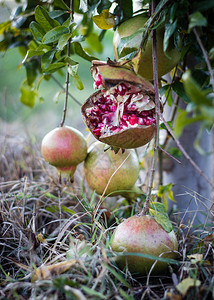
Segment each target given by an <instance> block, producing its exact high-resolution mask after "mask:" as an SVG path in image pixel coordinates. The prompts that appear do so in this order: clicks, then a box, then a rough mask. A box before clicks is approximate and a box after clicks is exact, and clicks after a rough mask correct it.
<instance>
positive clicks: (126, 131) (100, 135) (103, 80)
mask: <svg viewBox="0 0 214 300" xmlns="http://www.w3.org/2000/svg"><path fill="white" fill-rule="evenodd" d="M113 64H114V63H113V62H111V63H109V62H107V63H106V62H100V61H93V64H92V67H91V73H92V76H93V77H94V79H95V82H94V87H95V88H101V90H99V91H97V92H95V93H94V94H92V95H91V96H90V97H89V98H88V99H87V100H86V102H85V103H84V104H83V106H82V109H81V110H82V116H83V120H84V121H85V123H86V125H87V126H88V128H89V130H90V131H91V132H92V134H93V135H94V137H95V138H97V139H98V140H99V141H101V142H103V143H106V144H108V145H111V146H115V147H119V148H123V149H130V148H137V147H141V146H143V145H145V144H147V143H148V142H150V141H151V139H152V138H153V136H154V133H155V130H156V119H155V102H154V89H153V86H152V84H151V83H150V82H148V81H147V80H145V79H144V78H142V77H141V76H138V75H136V74H135V73H134V72H132V71H131V70H128V69H126V68H124V67H118V66H115V65H113Z"/></svg>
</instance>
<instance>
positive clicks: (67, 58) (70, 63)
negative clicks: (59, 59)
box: [64, 56, 79, 76]
mask: <svg viewBox="0 0 214 300" xmlns="http://www.w3.org/2000/svg"><path fill="white" fill-rule="evenodd" d="M64 62H66V63H68V64H69V65H70V66H76V67H75V69H73V73H70V74H71V75H72V76H73V75H75V74H77V69H78V66H79V63H78V62H76V61H75V60H73V59H71V58H70V57H69V56H66V57H65V58H64Z"/></svg>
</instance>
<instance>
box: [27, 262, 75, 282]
mask: <svg viewBox="0 0 214 300" xmlns="http://www.w3.org/2000/svg"><path fill="white" fill-rule="evenodd" d="M76 263H77V261H76V259H70V260H66V261H63V262H60V263H57V264H53V265H43V266H41V267H39V268H37V269H36V270H35V272H34V274H33V276H32V281H33V282H34V281H36V280H45V279H51V278H52V277H53V276H55V275H60V274H62V273H64V272H66V271H68V270H69V269H70V268H71V267H72V266H74V265H75V264H76Z"/></svg>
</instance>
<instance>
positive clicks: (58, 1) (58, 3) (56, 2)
mask: <svg viewBox="0 0 214 300" xmlns="http://www.w3.org/2000/svg"><path fill="white" fill-rule="evenodd" d="M54 6H56V7H59V8H62V9H66V10H68V11H70V7H69V6H68V5H67V4H66V3H65V2H64V1H63V0H54Z"/></svg>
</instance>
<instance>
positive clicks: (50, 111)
mask: <svg viewBox="0 0 214 300" xmlns="http://www.w3.org/2000/svg"><path fill="white" fill-rule="evenodd" d="M0 5H1V6H0V23H2V22H4V21H6V20H8V18H9V17H10V15H11V14H12V12H13V10H14V9H15V8H16V6H17V5H18V4H17V3H16V2H15V1H14V0H7V1H0ZM112 38H113V31H111V30H108V32H107V34H106V35H105V37H104V40H103V47H100V49H99V53H93V55H94V56H95V57H97V58H99V59H100V60H106V59H107V57H110V58H111V59H113V58H114V56H113V49H112ZM0 39H1V37H0ZM72 59H73V60H75V61H77V62H79V76H80V78H81V79H82V82H83V85H84V89H83V90H81V91H80V90H78V89H77V88H76V87H75V86H74V85H73V84H72V83H70V87H69V92H70V93H71V94H72V96H74V97H75V98H76V99H77V100H78V101H79V102H80V103H81V104H83V103H84V101H85V100H86V99H87V98H88V97H89V95H90V94H91V93H93V79H92V77H91V74H90V66H91V63H90V62H88V61H86V60H83V59H81V58H80V57H75V56H74V55H72ZM22 60H23V56H22V55H21V54H20V53H19V51H18V48H13V49H9V50H7V51H6V52H5V53H2V52H1V53H0V70H1V80H0V99H1V109H0V131H1V134H2V133H4V135H5V134H9V135H12V136H17V134H18V135H23V134H24V135H26V134H27V135H28V136H30V137H31V138H34V140H35V139H36V140H37V141H38V142H39V141H40V140H41V138H42V137H43V136H44V135H45V134H46V133H47V132H48V131H50V130H52V129H53V128H55V127H57V126H58V125H59V123H60V121H61V118H62V112H63V106H64V99H65V93H61V91H62V88H61V87H60V86H58V85H57V83H56V82H55V81H54V80H53V79H50V80H48V81H45V80H43V81H42V82H41V85H40V87H39V97H42V98H43V101H42V102H40V101H39V100H38V99H37V101H36V104H35V106H34V107H33V108H32V109H31V108H29V107H27V106H25V105H23V104H22V103H21V102H20V100H19V96H20V85H21V83H22V81H23V80H24V78H25V69H24V67H23V66H21V62H22ZM54 76H55V77H56V79H57V80H58V81H59V82H60V84H61V85H63V86H64V83H65V78H66V74H65V71H63V72H60V74H57V75H54ZM58 94H60V96H59V97H57V95H58ZM56 98H57V99H56ZM65 124H66V125H69V126H73V127H76V128H77V129H79V130H80V131H81V132H82V133H83V134H84V135H87V134H88V133H87V131H86V128H85V125H84V122H83V121H82V117H81V111H80V105H78V104H77V103H75V101H73V100H72V99H71V98H70V97H69V102H68V111H67V117H66V121H65Z"/></svg>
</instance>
